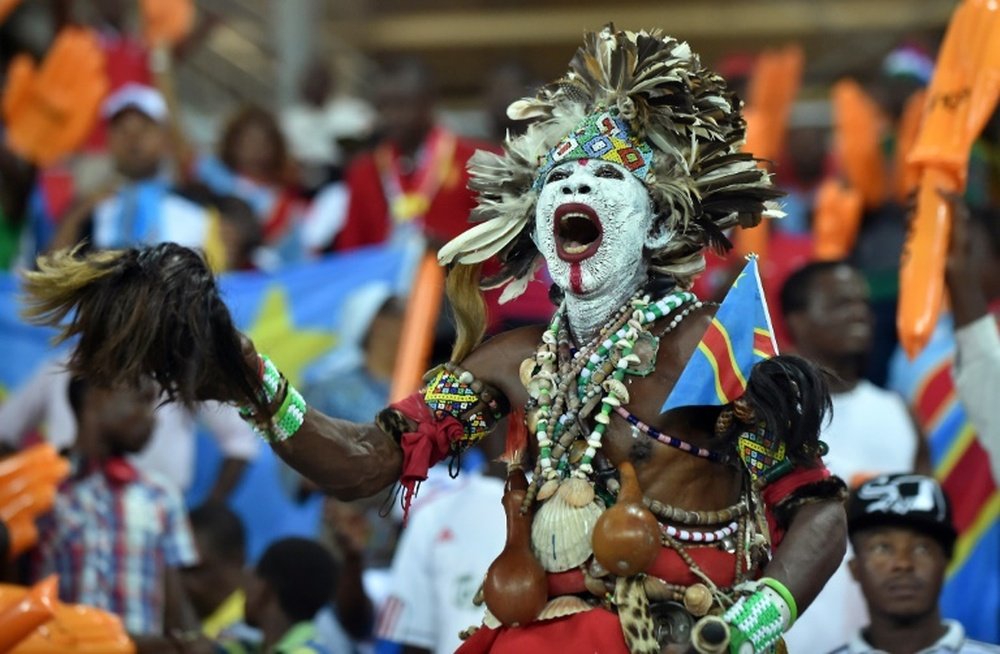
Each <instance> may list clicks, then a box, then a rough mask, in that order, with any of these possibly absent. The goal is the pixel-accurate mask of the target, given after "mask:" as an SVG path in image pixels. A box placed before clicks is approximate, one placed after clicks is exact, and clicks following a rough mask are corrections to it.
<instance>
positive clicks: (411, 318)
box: [389, 253, 444, 402]
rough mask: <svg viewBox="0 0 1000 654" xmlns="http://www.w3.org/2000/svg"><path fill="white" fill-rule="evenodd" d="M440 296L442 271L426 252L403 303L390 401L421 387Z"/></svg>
mask: <svg viewBox="0 0 1000 654" xmlns="http://www.w3.org/2000/svg"><path fill="white" fill-rule="evenodd" d="M443 297H444V268H442V267H441V266H440V265H439V264H438V262H437V257H436V256H435V255H434V254H433V253H428V254H426V255H425V256H424V258H423V260H422V261H421V262H420V267H419V268H418V270H417V276H416V278H415V279H414V280H413V290H411V291H410V299H409V301H408V302H407V303H406V313H405V314H404V316H403V334H402V337H401V338H400V341H399V355H398V357H397V358H396V368H395V370H393V374H392V389H391V391H390V393H389V399H390V401H392V402H395V401H397V400H401V399H403V398H404V397H406V396H407V395H409V394H410V393H412V392H413V391H415V390H417V389H418V388H420V380H421V377H422V376H423V374H424V372H425V371H426V370H427V362H428V360H429V359H430V354H431V346H432V345H433V339H434V325H435V324H437V319H438V313H439V312H440V311H441V300H442V298H443Z"/></svg>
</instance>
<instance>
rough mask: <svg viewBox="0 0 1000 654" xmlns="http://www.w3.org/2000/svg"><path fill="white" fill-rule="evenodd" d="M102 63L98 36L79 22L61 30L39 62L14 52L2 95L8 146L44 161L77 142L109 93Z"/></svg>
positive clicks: (35, 160) (50, 160)
mask: <svg viewBox="0 0 1000 654" xmlns="http://www.w3.org/2000/svg"><path fill="white" fill-rule="evenodd" d="M104 63H105V62H104V54H103V52H102V51H101V48H100V45H99V43H98V41H97V37H96V36H95V35H94V34H93V33H92V32H90V31H89V30H86V29H83V28H79V27H70V28H66V29H64V30H63V31H62V32H60V33H59V36H57V37H56V40H55V42H54V43H53V44H52V48H51V50H50V51H49V53H48V55H47V56H46V57H45V61H43V62H42V64H41V66H39V67H36V66H35V64H34V63H33V62H32V61H31V59H29V58H28V57H26V56H24V55H21V56H19V57H17V58H15V60H14V61H13V62H12V63H11V66H10V68H9V69H8V73H7V86H6V88H5V89H4V93H3V98H2V101H0V106H2V111H3V118H4V122H5V123H6V126H7V144H8V146H9V147H10V148H11V149H12V150H13V151H14V152H15V153H17V154H18V155H19V156H21V157H22V158H24V159H27V160H28V161H31V162H33V163H35V164H38V165H40V166H47V165H50V164H52V163H54V162H55V161H57V160H58V159H59V158H60V157H63V156H65V155H67V154H69V153H71V152H73V151H74V150H75V149H76V148H78V147H79V146H80V144H81V143H82V142H83V140H84V139H85V138H86V137H87V135H88V134H89V133H90V130H91V129H92V128H93V126H94V122H95V120H96V119H97V114H98V110H99V108H100V104H101V101H102V100H103V99H104V96H105V94H106V93H107V88H108V80H107V74H106V73H105V66H104Z"/></svg>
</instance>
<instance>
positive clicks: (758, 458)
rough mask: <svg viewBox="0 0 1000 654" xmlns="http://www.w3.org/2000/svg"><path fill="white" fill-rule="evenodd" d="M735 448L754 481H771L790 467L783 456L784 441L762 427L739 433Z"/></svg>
mask: <svg viewBox="0 0 1000 654" xmlns="http://www.w3.org/2000/svg"><path fill="white" fill-rule="evenodd" d="M736 449H737V452H738V453H739V455H740V458H741V459H742V460H743V464H744V465H745V466H746V468H747V470H748V471H749V472H750V477H751V478H753V480H754V481H757V480H758V479H761V480H762V481H763V482H770V481H773V480H774V479H777V478H778V477H780V476H781V475H783V474H784V473H785V472H787V471H788V470H789V469H790V468H791V464H790V462H789V461H788V459H787V458H786V457H785V443H784V441H779V440H778V439H777V438H775V437H774V436H772V435H771V434H769V433H768V432H767V430H766V429H765V428H763V427H760V428H758V429H757V430H755V431H745V432H743V433H742V434H740V437H739V438H738V439H737V441H736Z"/></svg>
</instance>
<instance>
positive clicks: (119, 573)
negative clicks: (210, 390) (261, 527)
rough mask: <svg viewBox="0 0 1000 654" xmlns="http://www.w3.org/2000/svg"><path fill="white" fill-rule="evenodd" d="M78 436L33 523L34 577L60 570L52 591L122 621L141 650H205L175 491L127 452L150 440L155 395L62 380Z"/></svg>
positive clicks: (187, 534)
mask: <svg viewBox="0 0 1000 654" xmlns="http://www.w3.org/2000/svg"><path fill="white" fill-rule="evenodd" d="M69 399H70V404H71V406H72V407H73V411H74V412H75V414H76V420H77V424H78V425H79V432H78V437H77V440H76V443H75V444H74V447H73V453H72V456H73V458H74V464H75V465H74V468H75V470H74V472H73V473H72V474H71V476H70V478H69V479H68V480H67V481H66V482H64V483H63V484H62V486H61V487H60V488H59V491H58V494H57V496H56V499H55V504H54V506H53V509H52V511H51V513H49V514H48V515H46V516H45V517H43V518H42V519H40V520H39V524H38V527H39V540H38V543H39V545H38V550H37V553H36V566H35V572H36V573H37V574H36V575H35V578H36V579H41V578H43V577H45V576H47V575H49V574H52V573H55V574H58V575H59V596H60V599H62V600H63V601H66V602H75V603H80V604H87V605H90V606H95V607H98V608H101V609H104V610H106V611H110V612H112V613H114V614H116V615H118V616H119V617H121V619H122V622H123V623H124V625H125V628H126V629H127V630H128V632H129V633H130V634H131V635H132V637H133V638H134V639H135V642H136V645H137V648H138V651H139V652H140V653H143V654H148V653H158V652H208V651H211V650H210V649H209V644H208V642H207V641H202V640H200V639H199V638H198V637H196V636H195V635H194V634H195V633H196V628H197V620H196V618H195V616H194V613H193V612H192V611H191V609H190V606H189V605H188V603H187V600H186V598H185V596H184V592H183V589H182V587H181V585H180V579H179V573H178V571H179V570H180V569H181V568H184V567H186V566H190V565H193V564H194V563H195V562H196V561H197V557H196V555H195V551H194V546H193V544H192V539H191V530H190V527H189V525H188V522H187V516H186V514H185V510H184V504H183V501H182V499H181V496H180V493H179V492H178V491H177V489H176V488H174V487H172V486H171V485H170V484H169V483H168V482H166V481H165V480H162V479H160V478H159V477H157V476H155V475H153V474H151V473H147V472H142V471H140V470H139V469H137V468H136V467H134V466H133V465H132V464H131V463H129V461H128V460H127V458H126V456H127V455H129V454H132V453H135V452H138V451H139V450H141V449H142V448H143V447H144V446H145V445H146V443H147V442H148V441H149V438H150V435H151V433H152V428H153V424H154V420H153V412H154V410H155V408H156V401H157V394H156V390H155V387H154V386H153V384H152V383H150V384H146V385H143V386H142V387H140V388H115V389H105V388H97V387H94V386H91V385H90V384H88V382H87V381H86V380H85V379H83V378H80V377H74V378H73V380H72V381H71V382H70V384H69Z"/></svg>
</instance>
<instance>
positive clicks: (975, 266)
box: [890, 198, 1000, 642]
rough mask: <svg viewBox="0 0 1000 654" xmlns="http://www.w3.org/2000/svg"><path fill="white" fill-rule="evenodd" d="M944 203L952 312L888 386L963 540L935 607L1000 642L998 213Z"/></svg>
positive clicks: (900, 357) (899, 362)
mask: <svg viewBox="0 0 1000 654" xmlns="http://www.w3.org/2000/svg"><path fill="white" fill-rule="evenodd" d="M952 206H953V210H952V215H953V221H952V225H953V236H952V242H951V246H950V249H949V252H948V256H947V260H946V276H945V279H946V282H947V284H948V288H949V290H950V292H951V308H952V313H951V314H950V315H949V314H945V315H942V317H941V320H940V321H939V323H938V325H937V327H936V328H935V330H934V333H933V334H932V335H931V339H930V341H929V342H928V344H927V346H926V347H925V348H924V349H923V350H922V351H921V352H920V353H919V354H918V355H917V356H916V357H915V358H914V359H912V360H911V359H909V358H908V357H907V356H906V355H905V354H904V353H903V352H902V350H901V349H900V350H899V351H897V352H896V354H895V355H894V357H893V360H892V365H891V368H890V384H891V388H894V389H896V390H898V391H899V392H900V393H902V394H903V396H904V397H905V398H907V400H908V402H909V403H910V405H911V406H912V407H913V411H914V413H915V414H916V416H917V419H918V420H919V421H920V424H921V426H922V427H923V428H924V430H925V431H926V432H927V440H928V442H929V443H930V445H931V452H932V455H933V464H934V467H935V472H936V475H937V476H938V478H939V479H940V480H941V484H942V485H943V486H944V489H945V492H946V493H948V496H949V498H950V499H951V500H952V502H953V508H954V522H955V528H956V529H957V530H958V532H959V536H960V538H961V539H962V542H963V549H962V556H961V557H960V558H957V559H956V564H955V565H953V570H952V571H951V572H950V573H949V575H948V578H947V582H946V584H945V588H944V591H943V593H942V595H941V607H942V610H943V612H944V614H945V615H946V616H948V617H950V618H954V619H956V620H958V621H960V622H961V623H962V624H963V626H964V627H965V629H966V630H967V632H968V633H969V634H971V635H972V636H973V637H975V638H979V639H981V640H987V641H991V642H1000V519H998V518H997V517H996V514H995V512H993V511H992V508H991V507H992V506H995V503H996V501H997V498H1000V490H998V488H997V477H996V472H997V471H996V468H995V466H996V461H997V457H998V454H997V446H998V445H1000V443H998V442H997V439H998V436H997V427H996V425H997V423H996V419H995V412H996V399H997V390H996V389H997V386H996V384H997V382H996V375H997V347H998V346H997V336H996V327H995V326H993V325H995V324H996V323H995V321H996V320H997V317H998V316H1000V230H998V226H1000V221H998V212H997V210H996V209H978V208H973V209H972V211H971V214H969V215H970V217H968V218H967V217H966V215H967V213H968V212H967V210H966V208H965V206H964V204H963V203H961V202H960V201H958V199H957V198H953V202H952ZM991 321H993V325H991ZM991 327H993V329H992V330H991ZM956 346H957V348H958V351H957V352H956ZM991 375H992V376H991ZM977 434H978V435H979V436H980V438H976V436H977ZM980 439H981V440H980ZM984 448H985V450H986V451H984ZM991 462H992V463H993V466H994V471H993V472H992V473H991V469H990V468H991Z"/></svg>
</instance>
